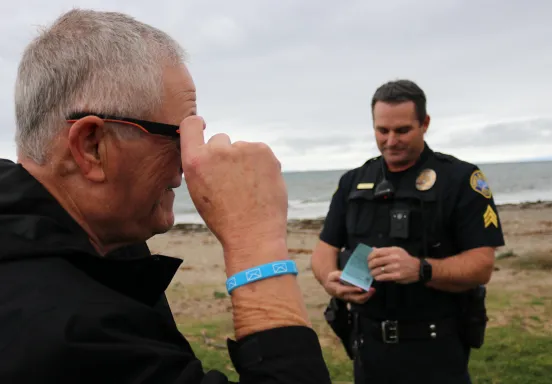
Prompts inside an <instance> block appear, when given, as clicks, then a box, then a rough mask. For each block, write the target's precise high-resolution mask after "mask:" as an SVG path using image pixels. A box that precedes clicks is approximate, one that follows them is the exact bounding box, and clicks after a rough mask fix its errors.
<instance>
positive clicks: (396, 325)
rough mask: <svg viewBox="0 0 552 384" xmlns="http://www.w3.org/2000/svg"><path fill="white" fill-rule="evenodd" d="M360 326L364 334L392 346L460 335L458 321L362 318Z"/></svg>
mask: <svg viewBox="0 0 552 384" xmlns="http://www.w3.org/2000/svg"><path fill="white" fill-rule="evenodd" d="M360 325H361V329H362V330H361V332H362V333H363V334H365V335H367V334H368V333H369V334H370V335H371V336H372V337H373V338H375V339H376V340H379V341H383V342H384V343H391V344H395V343H399V342H400V341H406V340H431V339H437V338H440V337H444V336H449V335H452V334H455V333H458V323H457V320H456V319H441V320H435V321H417V322H411V321H408V322H407V321H404V322H403V321H396V320H383V321H376V320H373V319H368V318H361V319H360Z"/></svg>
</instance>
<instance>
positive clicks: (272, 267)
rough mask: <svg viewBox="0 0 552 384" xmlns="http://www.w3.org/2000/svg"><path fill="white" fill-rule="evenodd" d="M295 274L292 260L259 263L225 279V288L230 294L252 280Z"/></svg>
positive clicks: (295, 266) (294, 265) (295, 267)
mask: <svg viewBox="0 0 552 384" xmlns="http://www.w3.org/2000/svg"><path fill="white" fill-rule="evenodd" d="M287 274H292V275H297V265H296V264H295V261H293V260H282V261H275V262H272V263H268V264H263V265H259V266H258V267H253V268H250V269H246V270H245V271H241V272H238V273H236V274H235V275H233V276H231V277H230V278H229V279H228V280H226V290H227V291H228V293H229V294H230V293H231V292H232V291H233V290H234V289H236V288H238V287H241V286H242V285H246V284H249V283H252V282H254V281H258V280H263V279H266V278H268V277H273V276H280V275H287Z"/></svg>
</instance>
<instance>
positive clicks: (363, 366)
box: [354, 320, 471, 384]
mask: <svg viewBox="0 0 552 384" xmlns="http://www.w3.org/2000/svg"><path fill="white" fill-rule="evenodd" d="M359 325H360V327H359V329H358V331H359V334H358V338H357V343H358V344H357V348H358V351H357V354H356V358H355V361H354V376H355V384H368V383H369V384H434V383H435V384H471V379H470V375H469V373H468V362H469V354H470V349H469V348H467V347H465V346H464V344H463V343H462V342H461V341H460V338H459V337H458V336H456V335H450V336H445V337H442V338H436V339H429V340H400V336H399V341H398V342H397V343H394V344H388V343H384V342H383V341H381V340H378V339H376V338H375V337H374V335H373V334H370V333H369V332H362V331H363V329H366V328H365V327H362V320H361V321H360V324H359ZM399 334H400V332H399Z"/></svg>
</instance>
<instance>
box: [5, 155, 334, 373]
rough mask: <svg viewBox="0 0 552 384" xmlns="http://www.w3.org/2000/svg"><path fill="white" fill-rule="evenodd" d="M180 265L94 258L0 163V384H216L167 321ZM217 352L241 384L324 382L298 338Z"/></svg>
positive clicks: (298, 330) (40, 195) (23, 179)
mask: <svg viewBox="0 0 552 384" xmlns="http://www.w3.org/2000/svg"><path fill="white" fill-rule="evenodd" d="M180 263H181V260H179V259H175V258H170V257H166V256H158V255H151V254H150V252H149V249H148V247H147V245H146V244H138V245H136V246H132V247H126V248H124V249H120V250H118V251H116V252H113V253H112V254H110V255H108V256H107V257H99V256H98V254H97V253H96V252H95V250H94V249H93V247H92V246H91V244H90V242H89V240H88V237H87V234H86V233H85V232H84V231H83V230H82V229H81V228H80V227H79V226H78V225H77V223H76V222H75V221H73V219H72V218H71V217H70V216H69V215H68V214H67V213H66V211H65V210H64V209H63V208H62V207H61V206H60V205H59V204H58V203H57V201H56V200H55V199H54V198H53V197H52V196H51V195H50V194H49V193H48V192H47V190H46V189H45V188H44V187H43V186H42V185H41V184H40V183H39V182H38V181H37V180H36V179H35V178H33V177H32V176H31V175H30V174H29V173H28V172H27V171H26V170H25V169H24V168H23V167H22V166H21V165H19V164H14V163H13V162H11V161H8V160H0V383H10V384H12V383H13V384H16V383H17V384H19V383H55V384H61V383H75V384H76V383H80V384H84V383H94V384H97V383H119V384H123V383H186V384H200V383H201V384H218V383H227V382H228V379H227V378H226V377H225V376H224V375H223V374H222V373H220V372H217V371H210V372H208V373H207V374H205V373H204V368H203V366H202V364H201V362H200V361H199V360H198V359H197V358H196V356H195V355H194V353H193V351H192V349H191V347H190V345H189V344H188V342H187V341H186V339H185V338H184V337H183V336H182V335H181V334H180V332H179V331H178V329H177V327H176V324H175V322H174V320H173V317H172V314H171V311H170V309H169V307H168V304H167V301H166V298H165V294H164V291H165V289H166V288H167V286H168V285H169V283H170V281H171V279H172V278H173V275H174V273H175V272H176V270H177V269H178V266H179V265H180ZM228 348H229V353H230V357H231V359H232V361H233V363H234V365H235V367H236V370H237V372H238V373H239V374H240V382H241V383H257V384H262V383H329V382H330V379H329V374H328V371H327V368H326V365H325V363H324V360H323V357H322V353H321V349H320V345H319V343H318V338H317V336H316V334H315V333H314V332H313V331H312V330H311V329H309V328H306V327H284V328H279V329H273V330H268V331H264V332H259V333H257V334H254V335H251V336H249V337H247V338H245V339H244V340H241V341H240V342H238V343H236V342H234V341H232V340H228Z"/></svg>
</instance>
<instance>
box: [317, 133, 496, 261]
mask: <svg viewBox="0 0 552 384" xmlns="http://www.w3.org/2000/svg"><path fill="white" fill-rule="evenodd" d="M438 155H440V156H441V157H442V158H443V159H445V158H446V161H445V160H442V161H443V162H445V164H444V166H445V167H446V173H447V178H448V180H449V182H448V184H447V185H446V186H445V189H444V191H443V193H442V197H441V198H442V200H443V207H444V212H443V215H444V217H443V221H444V223H446V226H447V228H446V229H447V231H449V232H450V233H452V235H453V236H452V238H453V240H454V243H455V245H456V253H461V252H463V251H467V250H469V249H473V248H478V247H499V246H502V245H504V237H503V234H502V227H501V223H500V219H499V217H498V212H497V208H496V205H495V202H494V199H493V196H492V190H491V189H490V186H489V184H488V183H487V181H486V179H485V176H484V175H483V173H482V172H481V170H480V169H479V168H478V167H477V166H476V165H473V164H470V163H468V162H465V161H462V160H459V159H457V158H455V157H453V156H449V155H442V154H438ZM430 156H436V154H435V153H434V152H433V151H432V150H431V149H430V148H429V146H428V145H427V144H426V145H425V148H424V151H423V153H422V155H421V156H420V160H419V161H418V162H417V163H416V165H414V166H413V167H411V168H410V169H408V170H406V171H403V172H397V173H390V172H387V178H388V179H389V180H390V181H391V182H392V183H393V184H394V185H399V183H400V179H401V178H402V177H403V176H404V174H406V173H407V172H416V171H417V170H418V168H419V167H420V165H421V163H422V162H423V161H424V160H425V159H427V158H428V157H430ZM380 159H381V157H377V158H375V159H372V160H370V161H368V162H366V163H365V164H364V165H363V166H361V167H358V168H355V169H352V170H349V171H347V172H346V173H345V174H343V175H342V176H341V178H340V180H339V184H338V187H337V190H336V191H335V193H334V195H333V196H332V199H331V203H330V207H329V211H328V214H327V216H326V219H325V222H324V228H323V229H322V232H321V234H320V239H321V240H322V241H324V242H326V243H328V244H329V245H332V246H334V247H336V248H339V249H341V248H343V247H347V240H348V234H347V230H346V225H345V220H346V210H347V199H348V196H349V193H350V191H351V190H352V189H353V188H355V186H354V185H353V183H354V180H356V178H357V175H358V173H359V172H362V170H363V167H366V166H370V165H371V163H372V162H373V161H377V162H378V164H379V162H380ZM437 177H440V176H439V175H437ZM451 256H452V255H451Z"/></svg>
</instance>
